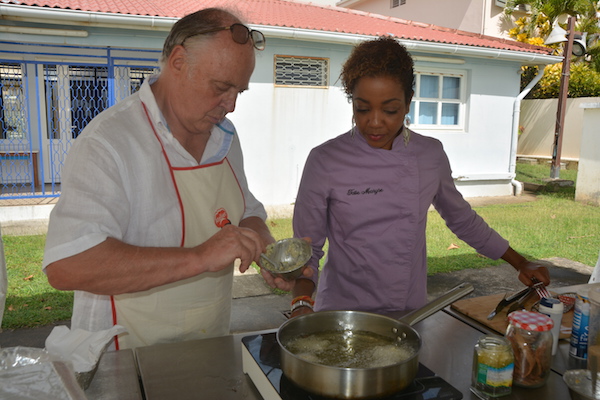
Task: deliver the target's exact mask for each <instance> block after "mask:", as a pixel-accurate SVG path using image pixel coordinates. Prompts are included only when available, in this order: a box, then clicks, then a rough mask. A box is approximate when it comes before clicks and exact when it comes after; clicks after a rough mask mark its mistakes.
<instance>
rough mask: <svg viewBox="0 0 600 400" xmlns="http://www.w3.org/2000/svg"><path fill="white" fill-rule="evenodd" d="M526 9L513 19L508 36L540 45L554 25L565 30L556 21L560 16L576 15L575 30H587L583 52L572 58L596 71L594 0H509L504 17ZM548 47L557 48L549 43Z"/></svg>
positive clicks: (599, 51) (599, 50)
mask: <svg viewBox="0 0 600 400" xmlns="http://www.w3.org/2000/svg"><path fill="white" fill-rule="evenodd" d="M523 8H525V9H528V10H529V11H528V12H527V14H526V15H525V16H522V17H520V18H516V19H515V20H514V24H515V25H516V26H515V28H513V29H511V30H510V31H509V34H510V35H511V37H513V38H515V39H516V40H518V41H520V42H525V43H531V44H536V45H543V44H544V41H545V39H546V38H547V37H548V35H550V32H551V31H552V28H553V26H554V24H559V25H561V26H562V28H565V29H566V23H565V22H564V21H562V23H559V21H560V19H561V18H560V17H561V16H563V15H570V16H574V17H576V18H577V23H576V25H575V31H577V32H580V33H583V32H586V33H587V37H586V42H587V43H586V46H587V54H586V56H585V57H581V58H580V59H578V60H576V61H577V62H585V63H588V64H589V65H590V66H591V67H593V69H595V70H596V71H598V72H600V44H599V43H598V37H599V33H600V27H599V26H598V11H599V10H600V9H599V7H598V1H597V0H509V1H508V2H507V5H506V8H505V9H504V13H505V15H506V17H507V18H510V19H512V17H514V12H515V10H521V9H523ZM549 47H555V48H556V47H558V45H550V46H549Z"/></svg>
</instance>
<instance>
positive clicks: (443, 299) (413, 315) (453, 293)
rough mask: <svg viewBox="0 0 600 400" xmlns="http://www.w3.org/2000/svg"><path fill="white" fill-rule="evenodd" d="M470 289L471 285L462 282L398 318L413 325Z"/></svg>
mask: <svg viewBox="0 0 600 400" xmlns="http://www.w3.org/2000/svg"><path fill="white" fill-rule="evenodd" d="M472 291H473V285H471V284H470V283H466V282H463V283H461V284H459V285H457V286H455V287H454V288H452V289H450V290H449V291H448V292H446V294H443V295H441V296H440V297H438V298H436V299H435V300H433V301H431V302H429V303H427V304H426V305H425V306H423V307H421V308H418V309H416V310H414V311H412V312H410V313H408V314H406V315H405V316H404V317H402V318H400V321H402V322H404V323H405V324H408V325H410V326H413V325H414V324H416V323H417V322H419V321H422V320H424V319H425V318H427V317H429V316H430V315H432V314H434V313H436V312H438V311H440V310H441V309H443V308H444V307H446V306H449V305H450V304H452V303H454V302H455V301H456V300H458V299H461V298H463V297H465V296H466V295H468V294H469V293H471V292H472Z"/></svg>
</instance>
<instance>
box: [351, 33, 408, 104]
mask: <svg viewBox="0 0 600 400" xmlns="http://www.w3.org/2000/svg"><path fill="white" fill-rule="evenodd" d="M364 76H369V77H379V76H389V77H392V78H394V79H397V80H398V82H399V83H400V84H401V85H402V88H403V89H404V93H405V95H406V100H407V101H408V100H410V97H411V95H412V92H413V83H414V70H413V59H412V57H411V56H410V54H409V53H408V51H407V50H406V47H404V46H403V45H402V44H400V43H399V42H398V41H397V40H396V39H394V38H392V37H390V36H382V37H380V38H378V39H374V40H369V41H366V42H362V43H360V44H358V45H357V46H356V47H354V49H353V50H352V53H350V57H348V59H347V60H346V62H345V63H344V65H343V67H342V72H341V74H340V78H341V80H342V85H343V86H344V91H345V92H346V95H347V96H348V99H352V93H353V92H354V88H355V87H356V83H357V82H358V80H359V79H360V78H362V77H364Z"/></svg>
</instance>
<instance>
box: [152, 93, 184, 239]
mask: <svg viewBox="0 0 600 400" xmlns="http://www.w3.org/2000/svg"><path fill="white" fill-rule="evenodd" d="M142 107H144V112H145V113H146V118H148V122H149V123H150V127H151V128H152V132H154V136H156V139H157V140H158V143H159V144H160V148H161V149H162V153H163V156H164V157H165V160H166V162H167V165H168V166H169V173H170V174H171V180H172V181H173V186H174V187H175V193H176V194H177V201H178V202H179V209H180V210H181V244H180V245H179V247H183V244H184V243H185V216H184V214H183V202H182V201H181V196H180V194H179V188H178V187H177V181H175V174H174V173H173V166H172V165H171V162H170V161H169V157H168V156H167V152H166V150H165V146H163V143H162V141H161V140H160V137H159V136H158V133H157V132H156V129H155V128H154V124H153V123H152V119H151V118H150V114H148V109H147V108H146V105H145V104H144V103H143V102H142Z"/></svg>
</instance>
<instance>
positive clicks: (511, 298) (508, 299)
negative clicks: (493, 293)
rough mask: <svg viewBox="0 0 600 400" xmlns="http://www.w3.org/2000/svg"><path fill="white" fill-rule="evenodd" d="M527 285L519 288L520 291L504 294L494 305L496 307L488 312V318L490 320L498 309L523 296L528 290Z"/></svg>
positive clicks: (500, 309)
mask: <svg viewBox="0 0 600 400" xmlns="http://www.w3.org/2000/svg"><path fill="white" fill-rule="evenodd" d="M529 289H530V288H529V287H526V288H525V289H523V290H521V291H520V292H517V293H515V294H513V295H511V296H508V297H506V296H504V298H503V299H502V300H500V302H499V303H498V305H497V306H496V308H495V309H494V310H492V312H491V313H490V315H488V316H487V319H488V320H491V319H492V318H494V317H495V316H496V315H497V314H498V313H499V312H500V311H502V310H503V309H504V307H506V306H508V305H509V304H510V303H512V302H514V301H517V300H519V299H520V298H521V297H522V296H524V295H525V294H527V293H528V292H529Z"/></svg>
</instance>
